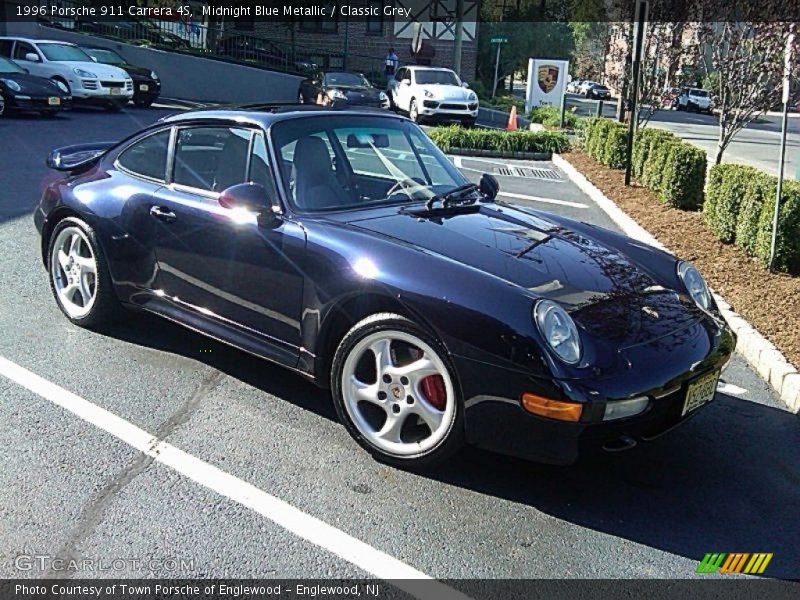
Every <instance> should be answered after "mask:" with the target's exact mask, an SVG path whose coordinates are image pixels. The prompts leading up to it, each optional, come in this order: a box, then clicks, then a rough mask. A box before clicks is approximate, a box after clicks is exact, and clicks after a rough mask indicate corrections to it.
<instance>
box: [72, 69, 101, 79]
mask: <svg viewBox="0 0 800 600" xmlns="http://www.w3.org/2000/svg"><path fill="white" fill-rule="evenodd" d="M72 72H73V73H75V75H77V76H78V77H86V78H88V79H97V75H95V74H94V73H92V72H91V71H84V70H83V69H78V68H75V69H72Z"/></svg>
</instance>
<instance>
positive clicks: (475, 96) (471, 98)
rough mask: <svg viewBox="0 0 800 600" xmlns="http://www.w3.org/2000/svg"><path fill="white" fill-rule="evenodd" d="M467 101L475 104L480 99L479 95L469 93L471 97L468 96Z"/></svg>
mask: <svg viewBox="0 0 800 600" xmlns="http://www.w3.org/2000/svg"><path fill="white" fill-rule="evenodd" d="M467 99H468V100H469V101H470V102H474V101H475V100H477V99H478V96H477V94H476V93H475V92H470V93H469V96H467Z"/></svg>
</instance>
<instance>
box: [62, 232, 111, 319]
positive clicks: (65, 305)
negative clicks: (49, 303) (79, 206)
mask: <svg viewBox="0 0 800 600" xmlns="http://www.w3.org/2000/svg"><path fill="white" fill-rule="evenodd" d="M47 256H48V271H49V274H50V288H51V289H52V291H53V295H54V296H55V299H56V302H57V303H58V307H59V308H60V309H61V311H62V312H63V313H64V314H65V315H66V316H67V318H68V319H69V320H70V321H72V322H73V323H75V324H77V325H81V326H82V327H91V328H97V327H102V326H104V325H108V324H109V323H111V322H112V321H113V320H114V318H115V317H116V316H117V314H118V313H119V311H120V310H121V306H120V303H119V300H117V297H116V295H115V294H114V290H113V289H112V285H111V276H110V275H109V272H108V266H107V263H106V259H105V256H104V255H103V252H102V250H101V248H100V245H99V244H98V243H97V238H96V237H95V233H94V230H93V229H92V228H91V227H90V226H89V225H88V224H87V223H85V222H84V221H82V220H81V219H78V218H75V217H67V218H65V219H63V220H61V221H60V222H59V223H58V224H57V225H56V227H55V229H54V230H53V233H52V234H51V236H50V242H49V244H48V251H47Z"/></svg>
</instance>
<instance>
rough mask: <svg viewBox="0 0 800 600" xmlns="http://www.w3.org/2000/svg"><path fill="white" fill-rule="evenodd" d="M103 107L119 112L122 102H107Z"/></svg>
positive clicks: (109, 110)
mask: <svg viewBox="0 0 800 600" xmlns="http://www.w3.org/2000/svg"><path fill="white" fill-rule="evenodd" d="M105 109H106V110H107V111H108V112H119V111H121V110H122V104H120V103H119V102H109V103H108V104H106V106H105Z"/></svg>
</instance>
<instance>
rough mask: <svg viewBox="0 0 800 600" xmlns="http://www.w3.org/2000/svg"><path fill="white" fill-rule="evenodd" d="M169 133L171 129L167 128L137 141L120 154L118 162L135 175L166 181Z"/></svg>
mask: <svg viewBox="0 0 800 600" xmlns="http://www.w3.org/2000/svg"><path fill="white" fill-rule="evenodd" d="M169 135H170V130H169V129H165V130H164V131H160V132H158V133H155V134H153V135H151V136H148V137H146V138H144V139H143V140H141V141H139V142H136V143H135V144H133V146H131V147H129V148H128V149H127V150H125V151H123V152H122V154H120V155H119V158H117V162H118V163H119V165H120V166H121V167H122V168H123V169H125V170H126V171H130V172H131V173H133V174H134V175H141V176H143V177H149V178H150V179H156V180H158V181H164V176H165V174H166V172H167V148H168V147H169Z"/></svg>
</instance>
